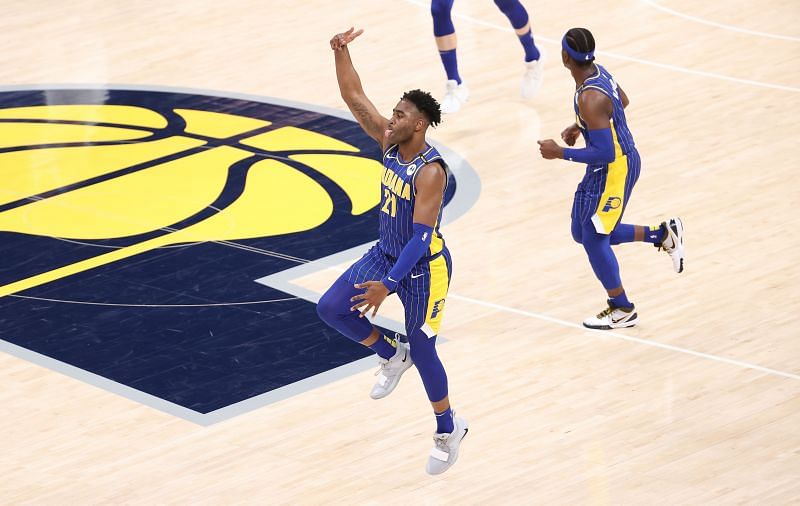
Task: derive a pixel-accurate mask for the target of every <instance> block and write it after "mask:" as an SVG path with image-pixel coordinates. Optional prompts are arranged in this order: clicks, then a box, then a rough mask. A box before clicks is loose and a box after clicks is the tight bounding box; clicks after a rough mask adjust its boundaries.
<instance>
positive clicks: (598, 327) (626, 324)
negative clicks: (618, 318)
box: [583, 314, 639, 330]
mask: <svg viewBox="0 0 800 506" xmlns="http://www.w3.org/2000/svg"><path fill="white" fill-rule="evenodd" d="M638 322H639V315H638V314H636V315H635V316H634V317H633V318H631V319H630V320H625V321H624V322H620V323H615V324H613V325H587V324H586V322H583V326H584V327H586V328H587V329H592V330H614V329H627V328H628V327H634V326H636V324H637V323H638Z"/></svg>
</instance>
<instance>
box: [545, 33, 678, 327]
mask: <svg viewBox="0 0 800 506" xmlns="http://www.w3.org/2000/svg"><path fill="white" fill-rule="evenodd" d="M561 47H562V51H561V60H562V62H563V63H564V66H565V67H566V68H567V69H569V71H570V73H571V74H572V77H573V78H574V79H575V86H576V91H575V100H574V107H575V114H576V116H577V122H576V123H574V124H572V125H570V126H568V127H567V128H566V129H565V130H564V131H563V132H561V138H562V139H563V140H564V142H565V143H567V145H568V146H573V145H575V141H576V140H577V138H578V136H579V135H583V138H584V140H585V141H586V147H585V148H583V149H569V148H563V147H561V146H559V145H558V144H556V143H555V141H553V140H551V139H548V140H545V141H539V151H540V152H541V155H542V157H543V158H546V159H548V160H552V159H555V158H563V159H565V160H569V161H571V162H578V163H584V164H586V174H585V175H584V176H583V180H582V181H581V182H580V184H578V189H577V191H576V192H575V200H574V202H573V204H572V237H573V238H574V239H575V241H576V242H578V243H580V244H583V247H584V249H585V250H586V253H587V254H588V256H589V263H590V264H591V265H592V270H594V273H595V275H596V276H597V277H598V278H599V279H600V282H601V283H602V284H603V287H604V288H605V289H606V291H607V292H608V297H609V298H608V307H607V308H606V309H605V310H603V311H602V312H600V314H598V315H597V316H594V317H591V318H588V319H586V320H585V321H584V322H583V325H584V326H586V327H588V328H591V329H603V330H608V329H614V328H620V327H632V326H634V325H636V323H637V321H638V320H637V319H638V315H637V314H636V309H635V307H634V305H633V303H632V302H630V301H629V300H628V297H627V295H626V293H625V289H624V288H623V287H622V281H621V279H620V274H619V264H618V263H617V258H616V257H615V256H614V252H613V251H612V249H611V246H612V245H616V244H620V243H626V242H633V241H644V242H649V243H652V244H654V245H656V246H658V247H659V249H664V250H665V251H666V252H667V253H668V254H669V256H670V257H671V258H672V263H673V266H674V268H675V271H676V272H682V271H683V260H684V249H683V223H682V222H681V220H680V218H677V217H675V218H670V219H669V220H667V221H666V222H663V223H661V225H660V226H656V227H648V226H642V225H628V224H625V223H620V219H621V218H622V213H623V212H624V211H625V206H626V205H627V204H628V200H629V199H630V196H631V191H632V190H633V186H634V185H635V184H636V180H637V179H638V178H639V170H640V168H641V160H640V158H639V152H638V151H637V150H636V147H635V146H634V143H633V136H632V135H631V132H630V131H629V130H628V125H627V122H626V120H625V111H624V109H625V107H626V106H627V105H628V103H629V100H628V96H627V95H626V94H625V92H624V91H622V88H620V87H619V85H618V84H617V83H616V82H615V81H614V78H613V77H611V74H609V73H608V71H607V70H606V69H605V68H603V67H602V66H600V65H597V64H596V63H594V49H595V42H594V37H593V36H592V34H591V32H589V30H587V29H585V28H572V29H571V30H569V31H568V32H567V33H566V35H564V38H563V39H562V40H561Z"/></svg>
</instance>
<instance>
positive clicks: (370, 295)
mask: <svg viewBox="0 0 800 506" xmlns="http://www.w3.org/2000/svg"><path fill="white" fill-rule="evenodd" d="M354 286H355V287H356V288H363V289H364V293H362V294H361V295H356V296H355V297H353V298H352V299H350V302H356V301H358V302H357V303H356V304H355V305H354V306H353V307H351V308H350V311H359V310H360V311H361V314H360V315H358V316H359V317H360V318H364V315H366V314H367V313H368V312H369V310H370V309H372V316H375V314H376V313H377V312H378V308H379V307H381V304H383V301H384V300H386V296H387V295H389V289H388V288H386V285H384V284H383V283H381V282H380V281H365V282H363V283H358V284H356V285H354ZM362 307H363V308H364V309H363V310H362V309H361V308H362Z"/></svg>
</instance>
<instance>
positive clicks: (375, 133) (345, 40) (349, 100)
mask: <svg viewBox="0 0 800 506" xmlns="http://www.w3.org/2000/svg"><path fill="white" fill-rule="evenodd" d="M363 32H364V31H363V30H358V31H357V32H354V31H353V28H350V29H349V30H347V31H346V32H343V33H338V34H336V35H334V36H333V38H332V39H331V49H333V54H334V56H335V58H336V80H337V81H338V82H339V91H340V92H341V94H342V98H343V99H344V102H345V103H346V104H347V107H348V108H349V109H350V112H351V113H353V116H355V118H356V121H358V124H359V125H361V128H363V129H364V132H366V133H367V135H369V136H370V137H372V138H373V139H375V140H376V141H378V144H380V145H381V148H382V149H385V148H386V146H385V142H384V135H385V132H386V127H387V126H388V124H389V120H388V119H386V118H384V117H383V116H381V114H380V113H379V112H378V109H376V108H375V105H373V103H372V102H370V100H369V99H368V98H367V95H366V94H365V93H364V88H363V87H362V86H361V79H360V78H359V77H358V73H357V72H356V69H355V67H353V61H352V60H351V59H350V51H349V50H348V49H347V44H349V43H350V42H352V41H353V40H354V39H355V38H356V37H358V36H359V35H361V34H362V33H363Z"/></svg>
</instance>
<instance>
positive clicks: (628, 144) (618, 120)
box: [574, 64, 636, 159]
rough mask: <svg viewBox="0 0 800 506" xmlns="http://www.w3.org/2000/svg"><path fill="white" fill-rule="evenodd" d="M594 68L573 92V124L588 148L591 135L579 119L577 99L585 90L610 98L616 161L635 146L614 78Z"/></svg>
mask: <svg viewBox="0 0 800 506" xmlns="http://www.w3.org/2000/svg"><path fill="white" fill-rule="evenodd" d="M595 67H597V72H595V74H594V75H592V76H591V77H589V78H588V79H586V81H584V82H583V84H582V85H581V86H580V87H579V88H578V89H577V90H575V101H574V102H575V103H574V106H575V115H576V116H577V119H576V120H575V123H576V124H577V125H578V127H580V129H581V134H583V138H584V140H585V141H586V145H587V146H588V145H589V137H590V136H591V133H590V132H589V129H588V127H587V125H586V122H585V121H583V118H581V114H580V111H579V109H578V97H580V95H581V93H583V92H584V91H586V90H597V91H600V92H601V93H603V94H604V95H606V96H607V97H608V98H610V99H611V104H612V107H613V112H612V113H611V136H612V137H613V139H614V154H615V155H616V156H615V157H614V158H615V159H618V158H620V157H621V156H622V155H627V154H628V153H630V152H631V151H633V150H634V149H636V146H635V145H634V143H633V135H631V132H630V130H628V122H627V121H626V120H625V108H624V107H623V106H622V100H621V99H620V96H619V91H618V90H617V83H615V82H614V78H613V77H612V76H611V74H609V73H608V71H607V70H606V69H605V68H603V67H602V66H600V65H597V64H595Z"/></svg>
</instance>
